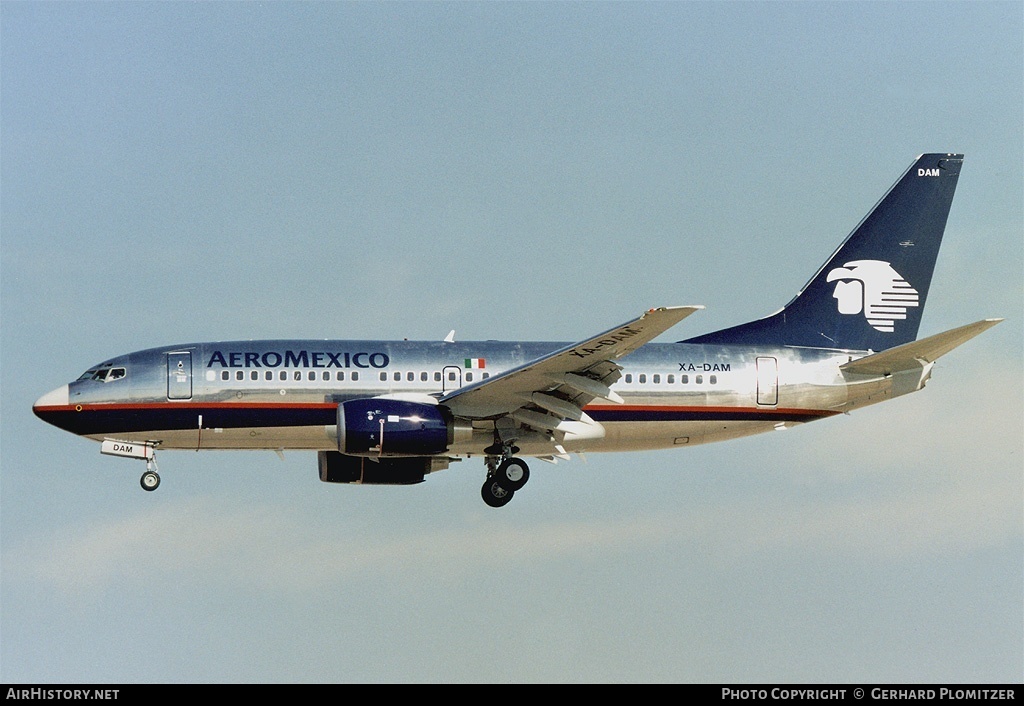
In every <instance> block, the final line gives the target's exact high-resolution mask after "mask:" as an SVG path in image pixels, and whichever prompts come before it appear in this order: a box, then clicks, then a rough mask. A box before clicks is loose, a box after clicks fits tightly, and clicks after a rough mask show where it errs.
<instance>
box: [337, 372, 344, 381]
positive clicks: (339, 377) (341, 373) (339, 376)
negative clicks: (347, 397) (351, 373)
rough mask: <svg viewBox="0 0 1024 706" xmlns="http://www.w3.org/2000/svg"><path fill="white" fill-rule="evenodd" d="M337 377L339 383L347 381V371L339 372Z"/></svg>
mask: <svg viewBox="0 0 1024 706" xmlns="http://www.w3.org/2000/svg"><path fill="white" fill-rule="evenodd" d="M337 377H338V382H341V381H342V380H344V379H345V371H344V370H339V371H338V376H337Z"/></svg>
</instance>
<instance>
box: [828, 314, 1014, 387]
mask: <svg viewBox="0 0 1024 706" xmlns="http://www.w3.org/2000/svg"><path fill="white" fill-rule="evenodd" d="M1000 321H1002V319H984V320H983V321H976V322H975V323H973V324H968V325H966V326H961V327H959V328H955V329H951V330H949V331H945V332H943V333H938V334H935V335H934V336H929V337H928V338H922V339H921V340H919V341H912V342H910V343H905V344H903V345H902V346H896V347H895V348H890V349H888V350H885V351H882V352H881V353H873V354H872V355H869V356H865V357H864V358H859V359H857V360H854V361H852V362H849V363H846V364H845V365H842V366H840V369H841V370H843V371H844V372H848V373H859V374H862V375H891V374H893V373H897V372H900V371H901V370H911V369H913V368H914V367H915V366H920V365H921V364H922V363H934V362H935V361H936V360H938V359H939V358H940V357H942V356H944V355H945V354H946V353H949V352H950V351H951V350H953V349H954V348H956V347H957V346H960V345H962V344H964V343H966V342H967V341H969V340H971V339H972V338H974V337H975V336H977V335H978V334H980V333H983V332H985V331H987V330H988V329H990V328H992V327H993V326H995V325H996V324H998V323H999V322H1000Z"/></svg>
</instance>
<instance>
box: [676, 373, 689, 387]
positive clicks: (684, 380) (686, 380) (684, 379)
mask: <svg viewBox="0 0 1024 706" xmlns="http://www.w3.org/2000/svg"><path fill="white" fill-rule="evenodd" d="M679 382H681V383H683V384H684V385H689V384H690V376H689V375H680V376H679Z"/></svg>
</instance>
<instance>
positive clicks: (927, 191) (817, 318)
mask: <svg viewBox="0 0 1024 706" xmlns="http://www.w3.org/2000/svg"><path fill="white" fill-rule="evenodd" d="M962 163H963V155H962V154H924V155H921V156H920V157H918V158H917V159H916V160H915V161H914V163H913V164H911V165H910V168H909V169H907V171H906V172H904V174H903V176H901V177H900V178H899V180H897V182H896V183H895V184H894V185H893V186H892V188H890V189H889V191H888V192H887V193H886V194H885V196H883V197H882V200H881V201H879V202H878V203H877V204H876V205H875V207H874V208H873V209H872V210H871V212H870V213H868V215H867V216H865V217H864V220H862V221H861V222H860V224H859V225H858V226H857V227H856V228H855V229H854V230H853V232H852V233H851V234H850V235H849V237H847V239H846V241H845V242H843V244H842V245H841V246H839V249H838V250H836V252H835V253H834V254H833V255H832V257H831V258H829V260H828V261H827V262H826V263H825V264H824V265H823V266H822V268H821V269H820V270H818V272H817V274H815V275H814V277H812V278H811V280H810V281H809V282H808V283H807V284H806V285H805V286H804V288H803V289H802V290H801V291H800V293H799V294H797V295H796V297H795V298H794V299H793V300H792V301H791V302H789V304H787V305H786V306H785V307H784V308H783V309H782V310H781V311H779V312H778V313H776V314H773V315H771V316H769V317H767V318H764V319H759V320H757V321H751V322H749V323H746V324H741V325H739V326H734V327H732V328H727V329H723V330H721V331H716V332H715V333H709V334H705V335H703V336H698V337H696V338H691V339H689V340H687V341H686V342H687V343H718V344H750V345H757V344H763V345H778V346H786V345H788V346H807V347H812V348H840V349H848V350H875V351H880V350H885V349H887V348H892V347H893V346H898V345H901V344H904V343H909V342H910V341H913V340H915V339H916V338H917V331H918V328H919V327H920V324H921V315H922V313H923V312H924V305H925V301H926V300H927V298H928V288H929V286H930V285H931V280H932V272H933V271H934V269H935V261H936V259H937V258H938V254H939V245H940V244H941V243H942V234H943V231H944V230H945V228H946V218H947V216H948V215H949V208H950V204H951V203H952V201H953V193H954V191H956V182H957V177H958V176H959V174H960V166H961V164H962Z"/></svg>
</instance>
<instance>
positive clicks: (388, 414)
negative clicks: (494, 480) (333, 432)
mask: <svg viewBox="0 0 1024 706" xmlns="http://www.w3.org/2000/svg"><path fill="white" fill-rule="evenodd" d="M454 437H455V425H454V423H453V419H452V415H451V413H450V412H449V411H448V410H447V409H446V408H444V407H439V406H437V405H430V404H424V403H422V402H410V401H407V400H398V399H387V398H381V397H372V398H368V399H360V400H348V401H347V402H342V403H341V404H340V405H338V451H340V452H341V453H343V454H348V455H351V456H432V455H434V454H443V453H444V452H445V451H447V450H448V447H449V446H450V445H451V443H452V441H453V439H454Z"/></svg>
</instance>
